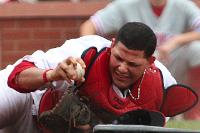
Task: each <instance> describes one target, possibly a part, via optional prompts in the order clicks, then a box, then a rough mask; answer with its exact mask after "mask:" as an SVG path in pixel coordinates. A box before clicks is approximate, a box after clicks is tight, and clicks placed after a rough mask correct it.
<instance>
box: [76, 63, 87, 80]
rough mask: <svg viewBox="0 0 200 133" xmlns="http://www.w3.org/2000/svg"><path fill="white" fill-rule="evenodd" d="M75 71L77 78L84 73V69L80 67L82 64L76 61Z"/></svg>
mask: <svg viewBox="0 0 200 133" xmlns="http://www.w3.org/2000/svg"><path fill="white" fill-rule="evenodd" d="M76 73H77V75H78V79H80V78H81V77H83V76H84V74H85V70H84V69H83V68H82V66H81V65H80V64H79V63H77V68H76Z"/></svg>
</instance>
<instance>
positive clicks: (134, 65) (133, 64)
mask: <svg viewBox="0 0 200 133" xmlns="http://www.w3.org/2000/svg"><path fill="white" fill-rule="evenodd" d="M128 65H129V66H130V67H139V66H140V65H138V64H135V63H128Z"/></svg>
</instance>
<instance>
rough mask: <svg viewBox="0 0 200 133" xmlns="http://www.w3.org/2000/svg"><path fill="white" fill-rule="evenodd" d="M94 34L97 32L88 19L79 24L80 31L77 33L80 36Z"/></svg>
mask: <svg viewBox="0 0 200 133" xmlns="http://www.w3.org/2000/svg"><path fill="white" fill-rule="evenodd" d="M96 33H97V31H96V28H95V25H94V24H93V23H92V21H91V20H90V19H88V20H87V21H85V22H84V23H83V24H81V26H80V31H79V34H80V36H85V35H93V34H96Z"/></svg>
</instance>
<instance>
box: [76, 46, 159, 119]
mask: <svg viewBox="0 0 200 133" xmlns="http://www.w3.org/2000/svg"><path fill="white" fill-rule="evenodd" d="M109 58H110V49H109V48H104V49H102V50H101V51H100V52H99V53H97V52H96V51H95V49H94V48H91V49H89V50H88V51H87V52H85V56H84V57H83V59H84V61H85V62H86V66H87V67H86V82H85V83H84V84H83V85H82V86H81V87H80V88H79V94H80V95H84V96H86V97H88V98H89V102H90V103H92V106H94V108H95V109H94V110H95V112H96V113H97V114H98V113H101V112H102V110H104V111H108V112H111V113H113V114H115V115H117V116H120V115H123V114H124V113H126V112H128V111H132V110H137V109H147V110H160V107H161V104H162V99H163V81H162V75H161V72H160V70H159V69H157V68H156V67H155V66H154V64H152V66H151V67H150V68H148V69H147V70H146V72H145V75H144V77H143V80H142V78H141V79H139V80H138V81H137V82H136V83H135V84H134V85H133V87H132V88H131V89H130V90H131V95H132V96H134V97H137V96H138V92H139V91H138V87H139V86H140V88H141V89H140V98H139V99H136V100H134V99H133V98H132V97H131V96H130V94H129V95H128V96H127V98H121V97H119V96H118V95H117V94H116V93H115V91H114V90H113V88H112V82H111V77H110V73H109Z"/></svg>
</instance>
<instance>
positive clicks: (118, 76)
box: [110, 22, 156, 89]
mask: <svg viewBox="0 0 200 133" xmlns="http://www.w3.org/2000/svg"><path fill="white" fill-rule="evenodd" d="M155 48H156V36H155V34H154V32H153V31H152V30H151V28H149V27H148V26H147V25H145V24H143V23H139V22H129V23H127V24H125V25H124V26H123V27H122V28H121V29H120V30H119V32H118V35H117V37H116V40H114V41H113V42H112V46H111V57H110V70H111V75H112V80H113V82H114V84H115V85H116V86H118V87H119V88H121V89H125V88H127V87H129V86H130V85H132V84H133V83H134V82H135V81H136V80H138V79H139V78H140V77H141V76H142V75H143V72H144V70H145V69H146V68H147V67H148V66H149V65H150V64H151V63H152V60H153V57H152V54H153V53H154V51H155Z"/></svg>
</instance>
